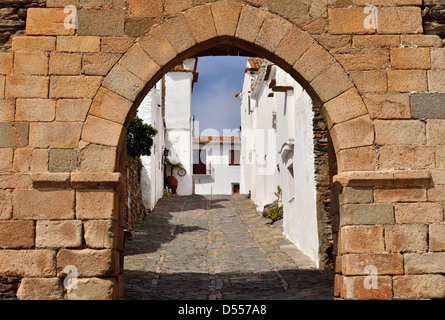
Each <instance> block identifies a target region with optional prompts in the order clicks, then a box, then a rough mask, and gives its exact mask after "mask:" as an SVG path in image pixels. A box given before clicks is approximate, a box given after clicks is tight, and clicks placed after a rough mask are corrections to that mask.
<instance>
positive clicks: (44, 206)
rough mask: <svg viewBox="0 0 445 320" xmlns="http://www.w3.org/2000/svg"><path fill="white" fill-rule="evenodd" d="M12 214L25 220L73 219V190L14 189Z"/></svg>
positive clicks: (15, 217)
mask: <svg viewBox="0 0 445 320" xmlns="http://www.w3.org/2000/svg"><path fill="white" fill-rule="evenodd" d="M53 199H57V201H53ZM13 216H14V219H27V220H28V219H30V220H48V219H51V220H59V219H73V218H74V191H68V190H67V191H40V190H16V191H15V192H14V214H13Z"/></svg>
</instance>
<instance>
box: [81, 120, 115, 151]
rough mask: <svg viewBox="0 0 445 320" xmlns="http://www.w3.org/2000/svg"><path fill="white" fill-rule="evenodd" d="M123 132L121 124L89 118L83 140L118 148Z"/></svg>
mask: <svg viewBox="0 0 445 320" xmlns="http://www.w3.org/2000/svg"><path fill="white" fill-rule="evenodd" d="M122 130H123V127H122V125H121V124H119V123H116V122H112V121H108V120H105V119H101V118H98V117H94V116H89V117H88V118H87V120H86V121H85V127H84V129H83V132H82V140H84V141H87V142H92V143H97V144H103V145H107V146H112V147H117V145H118V144H119V139H120V137H121V134H122Z"/></svg>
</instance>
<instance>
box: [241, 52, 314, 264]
mask: <svg viewBox="0 0 445 320" xmlns="http://www.w3.org/2000/svg"><path fill="white" fill-rule="evenodd" d="M267 64H270V62H268V61H267V60H265V64H264V65H267ZM247 67H250V65H249V64H248V65H247ZM264 71H265V68H263V69H262V70H260V71H259V72H258V73H257V75H256V78H252V75H250V74H249V72H247V73H246V76H245V81H244V86H243V90H242V93H241V94H240V95H239V99H240V101H241V121H242V123H241V127H242V140H243V141H245V143H243V144H242V152H241V154H242V161H241V175H242V176H241V181H242V184H241V189H242V192H243V193H244V192H246V191H248V190H251V195H252V201H253V202H254V203H255V204H256V205H257V208H258V210H262V209H263V206H264V205H266V204H269V203H272V202H273V201H274V200H275V199H276V196H275V195H274V192H275V191H276V190H277V185H280V187H281V189H282V190H283V199H282V200H283V207H284V219H283V233H284V235H285V236H286V237H287V238H288V239H289V240H290V241H292V242H293V243H294V244H295V245H296V246H297V247H298V248H299V249H300V250H301V251H302V252H303V253H305V254H306V255H308V256H309V257H310V258H311V259H313V260H314V261H315V262H316V263H317V265H318V264H319V253H318V252H319V241H318V227H317V208H316V186H315V173H314V150H313V148H314V146H313V128H312V118H313V112H312V101H311V99H310V97H309V96H308V94H307V93H306V92H304V91H303V89H302V88H301V86H300V85H299V84H298V83H297V82H296V81H295V80H293V78H292V77H290V76H289V75H288V74H287V73H285V72H284V71H283V70H282V69H280V68H279V67H277V66H272V67H271V69H270V74H269V78H268V80H267V81H264ZM271 79H275V80H276V86H281V87H292V88H293V89H292V90H286V91H284V92H273V91H272V89H271V88H269V82H270V80H271ZM252 84H253V85H252ZM271 94H273V96H272V95H271ZM249 97H250V109H251V110H252V113H251V114H250V115H249V112H248V109H249V106H248V105H249ZM274 113H275V114H276V130H274V129H273V126H272V118H273V114H274ZM248 141H251V143H250V144H249V143H248ZM249 153H252V154H253V156H252V161H251V162H250V161H248V160H249V159H248V158H249ZM278 169H279V170H278ZM291 173H293V176H292V174H291Z"/></svg>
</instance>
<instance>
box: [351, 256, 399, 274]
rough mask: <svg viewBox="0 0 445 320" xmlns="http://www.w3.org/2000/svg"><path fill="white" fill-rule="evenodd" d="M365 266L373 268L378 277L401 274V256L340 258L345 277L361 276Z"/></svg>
mask: <svg viewBox="0 0 445 320" xmlns="http://www.w3.org/2000/svg"><path fill="white" fill-rule="evenodd" d="M366 266H375V267H376V268H377V273H378V275H394V274H403V255H402V254H399V253H364V254H347V255H344V256H343V257H342V272H343V274H345V275H363V274H366V273H365V268H366Z"/></svg>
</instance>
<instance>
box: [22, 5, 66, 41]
mask: <svg viewBox="0 0 445 320" xmlns="http://www.w3.org/2000/svg"><path fill="white" fill-rule="evenodd" d="M65 17H66V14H65V13H64V9H63V8H29V9H28V12H27V19H26V33H27V34H29V35H70V34H74V31H75V30H74V29H70V28H65V26H64V21H65Z"/></svg>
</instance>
